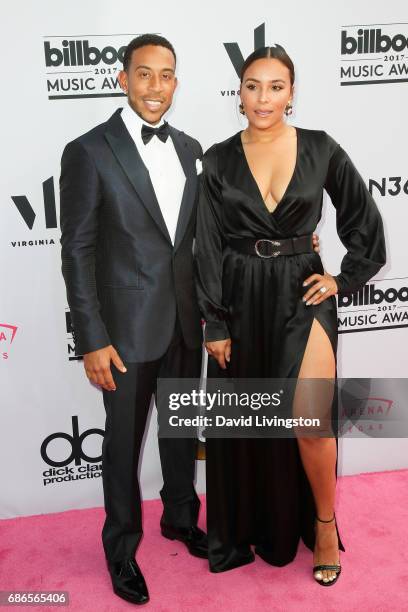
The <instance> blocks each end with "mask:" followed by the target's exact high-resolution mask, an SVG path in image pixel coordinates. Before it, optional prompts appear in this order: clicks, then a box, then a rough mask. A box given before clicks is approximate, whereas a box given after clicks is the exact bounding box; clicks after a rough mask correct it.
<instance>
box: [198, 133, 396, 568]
mask: <svg viewBox="0 0 408 612" xmlns="http://www.w3.org/2000/svg"><path fill="white" fill-rule="evenodd" d="M296 130H297V159H296V165H295V169H294V172H293V175H292V177H291V180H290V182H289V184H288V186H287V189H286V191H285V193H284V195H283V197H282V199H281V201H280V202H279V204H278V206H277V208H276V209H275V210H274V212H272V213H270V212H269V211H268V209H267V207H266V205H265V203H264V201H263V199H262V195H261V193H260V191H259V188H258V186H257V184H256V181H255V179H254V177H253V175H252V173H251V171H250V168H249V166H248V163H247V161H246V157H245V154H244V150H243V147H242V143H241V132H238V133H237V134H235V135H234V136H232V137H231V138H229V139H227V140H225V141H224V142H222V143H219V144H216V145H214V146H212V147H211V148H210V149H209V150H208V151H207V152H206V154H205V155H204V158H203V174H202V176H201V185H200V197H199V204H198V212H197V230H196V245H195V264H196V287H197V293H198V299H199V305H200V308H201V312H202V314H203V318H204V319H205V321H206V331H205V336H206V340H221V339H224V338H229V337H230V338H231V340H232V354H231V361H230V364H229V366H228V369H227V371H226V372H225V371H222V370H221V369H220V368H219V367H218V364H217V363H216V361H215V360H214V359H213V358H211V357H210V359H209V368H208V376H209V377H219V376H233V377H242V378H260V377H277V378H279V377H282V378H283V377H290V378H297V376H298V374H299V371H300V366H301V362H302V358H303V355H304V352H305V348H306V344H307V339H308V337H309V333H310V329H311V326H312V323H313V318H314V317H315V318H316V319H317V320H318V321H319V322H320V323H321V325H322V326H323V328H324V330H325V331H326V333H327V335H328V337H329V339H330V342H331V345H332V347H333V351H334V354H336V349H337V312H336V300H335V298H334V297H331V298H329V299H327V300H325V301H324V302H322V303H321V304H320V305H318V306H312V307H307V306H305V304H304V302H303V301H302V296H303V295H304V293H305V291H306V289H305V288H304V287H303V286H302V284H303V281H304V279H305V278H306V277H307V276H310V275H311V274H312V273H314V272H318V273H323V265H322V262H321V259H320V256H319V255H318V254H316V253H307V254H301V255H291V256H278V257H276V258H274V257H272V258H269V259H262V258H259V257H257V256H252V255H244V254H241V253H238V252H236V251H234V250H233V249H232V248H231V247H230V246H229V244H228V240H229V238H231V237H235V238H239V237H249V238H270V239H275V240H279V238H289V237H294V236H302V235H306V234H311V233H313V232H314V230H315V229H316V226H317V224H318V222H319V220H320V217H321V212H322V202H323V189H326V191H327V192H328V194H329V196H330V198H331V200H332V203H333V205H334V206H335V208H336V219H337V231H338V234H339V237H340V239H341V241H342V243H343V244H344V246H345V247H346V249H347V253H346V255H345V256H344V258H343V261H342V264H341V271H340V274H338V275H337V276H336V277H335V278H336V281H337V283H338V286H339V289H340V290H341V291H351V290H354V289H356V288H358V287H360V286H361V285H363V284H364V283H366V282H367V281H368V280H369V279H370V278H371V277H372V276H373V275H374V274H376V273H377V272H378V270H379V269H380V268H381V267H382V266H383V265H384V263H385V240H384V231H383V224H382V220H381V216H380V214H379V211H378V209H377V206H376V204H375V202H374V200H373V199H372V197H371V195H370V193H369V192H368V190H367V188H366V186H365V183H364V181H363V179H362V177H361V176H360V174H359V173H358V171H357V170H356V168H355V167H354V165H353V163H352V162H351V160H350V158H349V157H348V155H347V153H346V152H345V151H344V150H343V149H342V148H341V147H340V146H339V145H338V144H337V143H336V142H335V141H334V140H333V138H331V137H330V136H329V135H328V134H327V133H326V132H323V131H316V130H306V129H302V128H296ZM333 409H335V406H333ZM206 446H207V452H206V457H207V462H206V463H207V521H208V535H209V561H210V569H211V570H212V571H214V572H218V571H225V570H228V569H232V568H233V567H237V566H239V565H243V564H245V563H249V562H250V561H252V560H253V558H254V555H253V552H252V550H251V548H250V545H251V544H255V545H256V549H255V551H256V552H257V553H258V554H259V555H260V556H262V558H263V559H264V560H266V561H267V562H269V563H271V564H273V565H285V564H286V563H289V562H290V561H291V560H292V559H293V558H294V556H295V555H296V550H297V545H298V542H299V538H300V537H301V538H302V539H303V541H304V543H305V544H306V545H307V546H308V547H309V548H310V549H313V546H314V529H313V518H314V516H315V506H314V500H313V496H312V492H311V489H310V485H309V483H308V480H307V477H306V474H305V472H304V469H303V466H302V463H301V460H300V455H299V450H298V445H297V441H296V440H295V439H286V440H285V439H272V438H271V439H265V438H264V439H259V440H256V439H229V440H215V439H208V440H207V442H206ZM339 546H340V548H341V550H344V547H343V545H342V543H341V540H340V538H339Z"/></svg>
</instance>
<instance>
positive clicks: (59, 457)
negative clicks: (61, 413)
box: [40, 415, 105, 487]
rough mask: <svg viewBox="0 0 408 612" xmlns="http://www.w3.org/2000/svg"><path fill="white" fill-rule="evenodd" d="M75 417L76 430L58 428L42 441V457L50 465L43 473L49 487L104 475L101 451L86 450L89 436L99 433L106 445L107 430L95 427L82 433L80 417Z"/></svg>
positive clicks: (44, 481) (44, 480)
mask: <svg viewBox="0 0 408 612" xmlns="http://www.w3.org/2000/svg"><path fill="white" fill-rule="evenodd" d="M71 420H72V433H66V432H64V431H57V432H55V433H52V434H50V435H49V436H47V437H46V438H45V439H44V440H43V442H42V444H41V449H40V452H41V457H42V459H43V461H44V462H45V463H46V464H47V465H49V466H50V467H49V468H48V469H46V470H44V471H43V472H42V479H43V485H44V486H45V487H46V486H48V485H52V484H58V483H62V482H73V481H77V480H86V479H90V478H100V476H101V475H102V463H101V461H102V454H101V451H100V452H99V454H98V455H97V456H94V457H92V456H90V455H88V454H87V453H86V452H85V450H84V442H85V440H86V439H87V438H88V436H93V435H97V436H100V437H101V444H102V439H103V436H104V435H105V432H104V431H103V429H99V428H96V427H94V428H92V429H86V430H85V431H83V432H82V433H81V434H80V433H79V424H78V416H77V415H74V416H72V417H71ZM67 443H68V445H67ZM85 445H86V442H85Z"/></svg>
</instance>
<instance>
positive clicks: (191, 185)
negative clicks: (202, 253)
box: [170, 126, 197, 251]
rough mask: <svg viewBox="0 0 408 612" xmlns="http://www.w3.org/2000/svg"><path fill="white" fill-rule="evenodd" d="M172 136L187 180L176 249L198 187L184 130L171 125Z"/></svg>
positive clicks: (192, 157)
mask: <svg viewBox="0 0 408 612" xmlns="http://www.w3.org/2000/svg"><path fill="white" fill-rule="evenodd" d="M170 137H171V139H172V141H173V144H174V148H175V149H176V153H177V155H178V158H179V160H180V163H181V165H182V168H183V171H184V174H185V176H186V182H185V185H184V191H183V197H182V200H181V204H180V212H179V216H178V220H177V229H176V237H175V240H174V250H175V251H176V250H177V248H178V247H179V246H180V244H181V241H182V239H183V236H184V233H185V231H186V229H187V225H188V222H189V219H190V216H191V213H192V211H193V207H194V202H195V195H196V189H197V172H196V167H195V158H194V156H193V154H192V151H191V150H190V147H189V146H188V143H187V139H186V137H185V135H184V134H183V132H179V131H178V130H176V129H174V128H173V127H171V126H170Z"/></svg>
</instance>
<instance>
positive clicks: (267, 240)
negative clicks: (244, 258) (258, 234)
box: [255, 238, 281, 259]
mask: <svg viewBox="0 0 408 612" xmlns="http://www.w3.org/2000/svg"><path fill="white" fill-rule="evenodd" d="M258 242H269V243H270V244H272V245H273V246H280V245H281V243H280V242H278V241H277V240H269V238H260V239H259V240H257V241H256V242H255V253H256V254H257V255H258V257H263V258H264V259H269V258H270V257H277V256H278V255H279V254H280V251H274V252H273V253H271V254H270V255H262V253H260V252H259V250H258Z"/></svg>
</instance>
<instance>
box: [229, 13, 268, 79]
mask: <svg viewBox="0 0 408 612" xmlns="http://www.w3.org/2000/svg"><path fill="white" fill-rule="evenodd" d="M224 47H225V50H226V52H227V53H228V57H229V58H230V60H231V62H232V65H233V66H234V68H235V72H236V73H237V75H238V76H239V75H240V73H241V68H242V66H243V63H244V61H245V60H244V56H243V55H242V53H241V49H240V48H239V45H238V43H236V42H233V43H224ZM260 47H265V24H264V23H262V24H261V25H260V26H258V27H257V28H255V29H254V51H256V49H259V48H260Z"/></svg>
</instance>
